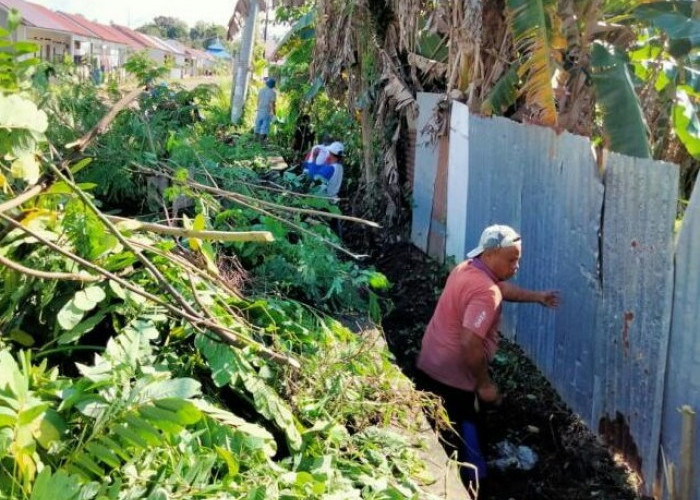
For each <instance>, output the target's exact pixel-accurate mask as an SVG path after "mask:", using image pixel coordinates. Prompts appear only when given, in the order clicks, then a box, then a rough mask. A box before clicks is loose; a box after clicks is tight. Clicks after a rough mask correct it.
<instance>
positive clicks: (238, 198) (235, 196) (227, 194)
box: [134, 163, 382, 229]
mask: <svg viewBox="0 0 700 500" xmlns="http://www.w3.org/2000/svg"><path fill="white" fill-rule="evenodd" d="M134 165H136V167H138V168H139V169H140V170H143V171H146V170H147V169H145V168H144V167H142V166H141V165H138V164H136V163H134ZM151 173H152V172H151ZM160 175H162V176H163V177H167V178H168V179H170V180H176V179H175V177H173V176H172V175H170V174H167V173H161V174H160ZM185 183H186V184H188V185H189V186H191V187H193V188H196V189H201V190H202V191H206V192H208V193H211V194H216V195H219V196H222V197H224V198H228V199H230V200H232V201H235V202H245V203H249V204H251V203H252V204H255V203H259V204H260V205H262V206H264V207H267V208H270V209H275V210H283V211H285V212H293V213H298V214H305V215H315V216H317V217H326V218H329V219H339V220H345V221H348V222H356V223H358V224H364V225H366V226H369V227H374V228H379V229H380V228H381V227H382V226H380V225H379V224H377V223H376V222H373V221H370V220H366V219H360V218H358V217H351V216H349V215H342V214H334V213H331V212H322V211H320V210H311V209H308V208H296V207H287V206H285V205H279V204H277V203H272V202H270V201H264V200H259V199H257V198H253V197H251V196H246V195H244V194H240V193H234V192H232V191H225V190H223V189H218V188H214V187H211V186H207V185H206V184H200V183H199V182H196V181H193V180H187V181H185ZM251 208H253V209H254V210H257V209H258V207H256V206H254V205H253V206H252V207H251Z"/></svg>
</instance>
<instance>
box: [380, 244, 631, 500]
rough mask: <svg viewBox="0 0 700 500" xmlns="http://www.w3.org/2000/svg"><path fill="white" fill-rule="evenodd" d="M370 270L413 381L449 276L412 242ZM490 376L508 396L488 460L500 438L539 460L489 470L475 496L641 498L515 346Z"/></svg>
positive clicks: (491, 417)
mask: <svg viewBox="0 0 700 500" xmlns="http://www.w3.org/2000/svg"><path fill="white" fill-rule="evenodd" d="M375 265H376V266H377V268H378V270H380V271H381V272H383V273H384V274H386V275H387V277H388V278H389V280H390V281H391V282H392V283H393V287H392V290H391V292H390V295H391V299H392V300H393V303H394V309H393V311H392V312H391V313H390V314H389V315H388V316H387V317H386V319H385V321H384V325H383V326H384V330H385V333H386V337H387V341H388V343H389V346H390V348H391V350H392V352H393V353H394V355H395V357H396V359H397V362H398V363H399V365H400V366H401V367H402V369H403V370H404V372H405V373H406V374H407V375H408V376H409V377H413V376H414V375H415V367H414V361H415V357H416V355H417V353H418V349H419V346H420V340H421V337H422V335H423V330H424V328H425V325H426V324H427V322H428V321H429V320H430V316H431V315H432V312H433V308H434V307H435V303H436V302H437V298H438V297H439V294H440V291H441V289H442V286H443V285H444V282H445V279H446V277H447V271H446V270H445V269H444V268H443V267H441V266H440V265H438V264H437V263H435V262H433V261H431V260H430V259H428V258H426V257H425V255H424V254H422V253H421V252H420V251H418V250H417V249H416V248H415V247H413V246H412V245H410V244H399V245H394V246H392V247H390V248H387V249H385V250H384V251H383V252H382V254H381V255H380V256H378V258H377V259H376V261H375ZM493 376H494V378H495V380H496V381H497V382H498V384H499V386H500V387H501V390H502V391H503V393H504V394H505V398H504V403H503V405H502V406H501V407H500V408H499V409H497V410H489V411H488V413H487V418H486V422H487V423H486V434H487V436H488V442H489V446H487V449H486V455H487V457H486V458H487V460H493V459H497V458H499V453H498V451H497V449H496V447H495V446H494V445H495V444H496V443H501V442H503V441H504V440H507V441H508V442H510V443H511V444H513V445H514V446H515V447H517V446H527V447H529V448H530V449H531V450H532V451H534V452H535V453H536V454H537V457H538V460H537V462H536V464H535V466H534V467H533V468H532V469H531V470H529V471H523V470H518V469H512V468H511V469H507V470H505V471H499V470H497V469H496V468H493V467H492V468H491V469H490V471H489V474H490V478H489V480H488V481H487V483H486V484H484V487H483V489H482V494H481V495H480V499H494V500H500V499H503V500H508V499H514V500H527V499H533V500H534V499H537V500H546V499H562V500H564V499H567V500H577V499H605V500H632V499H636V498H638V496H637V495H636V494H635V480H636V478H635V476H634V475H633V474H631V473H630V471H629V469H628V468H627V467H625V466H624V465H623V464H621V463H619V462H618V461H616V460H615V457H613V456H612V455H611V453H610V452H609V451H608V450H607V449H606V448H604V447H603V446H602V445H601V444H600V443H599V441H598V440H597V439H596V437H595V435H593V434H592V433H591V432H590V431H589V430H588V428H587V427H586V426H585V425H584V424H583V422H582V421H581V420H580V419H579V418H578V417H577V416H576V415H575V414H574V413H572V412H571V410H570V409H569V408H568V407H567V406H566V404H565V403H564V402H563V401H562V400H561V398H560V397H559V396H558V395H557V394H556V392H555V391H554V390H553V388H552V386H551V385H550V384H549V383H548V382H547V380H546V379H545V378H544V377H543V376H542V374H541V373H540V372H539V371H538V369H537V368H536V367H535V365H534V364H533V363H532V362H531V361H530V360H529V359H528V358H527V357H526V356H525V354H524V353H523V351H522V350H521V349H520V348H519V347H518V346H517V345H516V344H514V343H511V342H507V341H504V342H503V344H502V348H501V350H500V351H499V354H498V356H497V358H496V359H495V360H494V363H493Z"/></svg>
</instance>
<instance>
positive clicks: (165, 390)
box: [141, 378, 202, 400]
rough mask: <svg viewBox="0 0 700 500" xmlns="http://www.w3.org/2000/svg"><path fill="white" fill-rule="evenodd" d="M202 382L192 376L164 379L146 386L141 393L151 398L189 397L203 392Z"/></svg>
mask: <svg viewBox="0 0 700 500" xmlns="http://www.w3.org/2000/svg"><path fill="white" fill-rule="evenodd" d="M201 387H202V386H201V384H200V383H199V382H197V381H196V380H194V379H191V378H176V379H173V380H164V381H162V382H157V383H155V384H151V385H148V386H146V388H145V389H144V390H143V392H142V393H141V394H142V395H143V396H144V397H145V398H147V399H149V400H158V399H168V398H180V399H189V398H193V397H195V396H199V395H200V394H201Z"/></svg>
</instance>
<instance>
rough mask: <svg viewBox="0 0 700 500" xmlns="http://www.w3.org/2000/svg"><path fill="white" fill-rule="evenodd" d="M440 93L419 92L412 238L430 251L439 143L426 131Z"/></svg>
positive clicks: (424, 249)
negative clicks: (426, 133) (431, 141)
mask: <svg viewBox="0 0 700 500" xmlns="http://www.w3.org/2000/svg"><path fill="white" fill-rule="evenodd" d="M439 98H440V94H430V93H426V92H419V93H418V96H417V101H418V109H419V111H418V119H417V120H416V154H415V171H414V177H413V219H412V222H411V241H412V242H413V244H414V245H416V246H417V247H418V248H420V249H421V250H423V251H424V252H427V251H428V236H429V233H430V219H431V217H432V211H433V196H434V191H435V178H436V176H437V168H438V149H437V144H431V143H430V140H429V137H428V136H427V135H425V134H423V133H422V131H423V128H424V127H425V125H426V124H427V123H428V120H430V117H431V116H432V112H433V109H434V108H435V105H436V104H437V102H438V100H439Z"/></svg>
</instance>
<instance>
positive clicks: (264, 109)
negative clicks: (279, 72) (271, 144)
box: [253, 78, 277, 141]
mask: <svg viewBox="0 0 700 500" xmlns="http://www.w3.org/2000/svg"><path fill="white" fill-rule="evenodd" d="M274 89H275V79H274V78H268V79H267V81H266V82H265V87H263V88H262V89H261V90H260V92H259V93H258V113H257V116H256V117H255V128H254V130H253V132H254V133H255V138H256V139H257V140H259V141H265V140H266V139H267V134H268V133H269V132H270V124H271V123H272V119H273V118H274V117H275V113H276V108H275V103H276V101H277V92H275V90H274Z"/></svg>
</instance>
